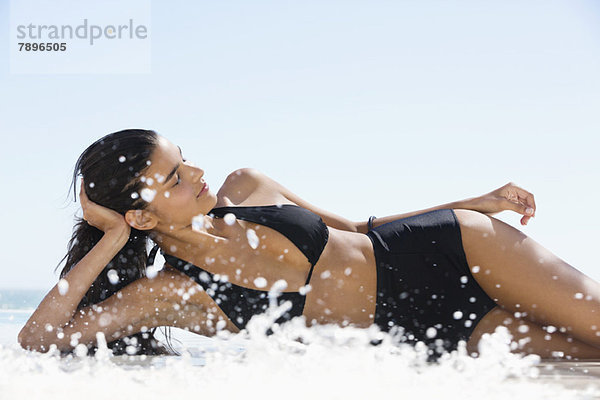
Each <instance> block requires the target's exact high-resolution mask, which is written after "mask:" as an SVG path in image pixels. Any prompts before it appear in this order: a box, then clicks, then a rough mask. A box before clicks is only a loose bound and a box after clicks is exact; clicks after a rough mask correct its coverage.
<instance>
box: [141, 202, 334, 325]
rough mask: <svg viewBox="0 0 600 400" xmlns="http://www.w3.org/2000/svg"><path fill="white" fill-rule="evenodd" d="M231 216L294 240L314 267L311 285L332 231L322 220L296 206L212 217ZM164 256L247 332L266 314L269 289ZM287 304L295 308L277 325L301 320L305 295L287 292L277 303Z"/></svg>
mask: <svg viewBox="0 0 600 400" xmlns="http://www.w3.org/2000/svg"><path fill="white" fill-rule="evenodd" d="M227 213H233V214H234V215H235V216H236V218H239V219H241V220H245V221H250V222H255V223H257V224H261V225H264V226H268V227H269V228H272V229H275V230H276V231H278V232H280V233H281V234H283V235H284V236H286V237H287V238H288V239H290V241H291V242H292V243H293V244H294V245H295V246H296V247H298V249H299V250H300V251H302V253H303V254H304V255H305V256H306V258H307V259H308V261H309V262H310V264H311V267H310V270H309V272H308V276H307V278H306V283H305V284H308V283H309V282H310V278H311V275H312V272H313V268H314V266H315V264H316V263H317V261H318V260H319V257H320V256H321V253H322V252H323V249H324V248H325V245H326V244H327V240H328V239H329V230H328V229H327V225H325V223H324V222H323V220H322V219H321V217H319V216H318V215H317V214H315V213H313V212H312V211H310V210H307V209H306V208H302V207H299V206H297V205H294V204H283V205H268V206H235V207H217V208H213V209H212V210H211V211H210V212H209V215H211V216H213V217H219V218H222V217H224V216H225V214H227ZM157 250H158V245H157V246H155V247H154V248H153V249H152V252H151V253H150V256H149V264H151V263H152V261H151V260H153V259H154V255H155V254H156V251H157ZM161 254H162V255H163V256H164V257H165V260H166V262H167V263H168V264H169V265H170V266H172V267H173V268H176V269H178V270H180V271H181V272H183V273H185V274H186V275H188V276H190V277H191V278H192V279H194V280H195V281H196V282H197V283H198V284H199V285H200V286H202V287H203V288H204V290H206V292H207V293H208V294H209V295H210V296H211V297H212V298H213V299H214V300H215V302H216V303H217V304H218V305H219V307H220V308H221V309H222V310H223V312H224V313H225V314H227V316H228V317H229V318H230V319H231V321H232V322H233V323H234V324H235V325H236V326H237V327H238V328H239V329H244V328H245V327H246V324H247V323H248V321H249V320H250V318H252V316H253V315H255V314H260V313H262V312H264V311H265V310H266V309H267V307H268V306H269V296H268V293H269V288H266V290H256V289H250V288H246V287H243V286H239V285H236V284H234V283H231V282H228V281H224V282H223V281H221V280H220V278H221V277H220V276H218V275H216V274H212V273H210V272H208V271H205V270H203V269H201V268H200V267H198V266H196V265H193V264H191V263H188V262H186V261H184V260H182V259H180V258H177V257H175V256H172V255H170V254H166V253H164V251H162V250H161ZM286 300H289V301H290V302H291V303H292V307H291V309H289V310H288V311H287V312H286V313H284V314H283V315H282V316H281V317H280V318H278V319H277V320H276V321H275V322H277V323H283V322H285V321H288V320H290V319H292V318H293V317H296V316H300V315H302V312H303V311H304V302H305V300H306V295H305V294H301V293H299V292H283V293H280V294H279V295H278V296H277V300H276V301H277V304H279V305H280V304H281V303H283V302H284V301H286Z"/></svg>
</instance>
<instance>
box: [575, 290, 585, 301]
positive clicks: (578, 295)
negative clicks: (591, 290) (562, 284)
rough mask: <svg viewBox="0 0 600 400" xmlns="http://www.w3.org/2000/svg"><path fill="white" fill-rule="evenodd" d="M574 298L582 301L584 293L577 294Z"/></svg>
mask: <svg viewBox="0 0 600 400" xmlns="http://www.w3.org/2000/svg"><path fill="white" fill-rule="evenodd" d="M574 297H575V298H576V299H577V300H581V299H583V293H579V292H577V293H575V296H574Z"/></svg>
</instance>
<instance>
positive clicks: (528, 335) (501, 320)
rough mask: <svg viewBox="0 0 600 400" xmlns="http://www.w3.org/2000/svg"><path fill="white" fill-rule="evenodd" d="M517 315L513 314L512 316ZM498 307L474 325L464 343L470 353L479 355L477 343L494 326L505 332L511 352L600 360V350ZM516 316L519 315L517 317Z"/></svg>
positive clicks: (492, 330)
mask: <svg viewBox="0 0 600 400" xmlns="http://www.w3.org/2000/svg"><path fill="white" fill-rule="evenodd" d="M515 314H516V313H515ZM515 314H512V313H510V312H508V311H506V310H503V309H502V308H500V307H495V308H493V309H492V310H491V311H490V312H489V313H487V314H486V315H485V316H484V317H483V318H482V319H481V321H479V323H478V324H477V326H476V327H475V329H474V330H473V333H472V334H471V337H470V338H469V340H468V341H467V352H468V353H469V354H473V353H479V343H480V341H481V339H482V337H483V336H484V335H485V334H486V333H494V331H495V330H496V327H498V326H502V327H504V328H506V329H507V330H508V332H509V333H510V335H511V336H512V339H511V342H512V343H511V347H510V348H511V351H512V352H513V353H525V354H537V355H539V356H540V357H542V358H544V359H554V358H563V357H568V358H578V359H600V349H599V348H597V347H594V346H591V345H589V344H587V343H585V342H582V341H580V340H578V339H576V338H574V337H572V336H569V335H567V334H565V333H562V332H560V331H554V330H553V329H547V328H546V329H545V328H544V327H543V326H541V325H538V324H536V323H535V322H531V321H529V320H527V319H525V318H521V317H517V316H515ZM517 315H519V314H517Z"/></svg>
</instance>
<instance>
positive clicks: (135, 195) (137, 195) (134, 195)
mask: <svg viewBox="0 0 600 400" xmlns="http://www.w3.org/2000/svg"><path fill="white" fill-rule="evenodd" d="M138 197H140V195H139V194H137V192H132V193H131V198H132V199H137V198H138Z"/></svg>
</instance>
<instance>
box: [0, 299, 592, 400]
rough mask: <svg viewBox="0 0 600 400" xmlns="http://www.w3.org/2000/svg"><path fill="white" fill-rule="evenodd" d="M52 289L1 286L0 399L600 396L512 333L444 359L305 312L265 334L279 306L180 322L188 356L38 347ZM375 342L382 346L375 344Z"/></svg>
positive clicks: (501, 332) (181, 347)
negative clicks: (37, 314)
mask: <svg viewBox="0 0 600 400" xmlns="http://www.w3.org/2000/svg"><path fill="white" fill-rule="evenodd" d="M44 294H45V293H44V292H43V291H31V290H30V291H25V290H12V291H6V290H5V291H0V399H18V398H25V397H27V398H34V399H36V398H43V399H49V398H50V399H51V398H60V399H66V400H68V399H81V398H84V399H86V400H91V399H107V398H110V399H124V398H133V397H135V398H144V399H165V398H211V399H213V398H224V399H229V398H231V399H233V398H239V399H242V398H243V399H254V398H257V399H258V398H260V399H371V398H386V399H408V398H411V399H414V398H424V399H463V400H464V399H478V400H480V399H550V398H551V399H591V398H600V388H599V387H598V386H597V385H593V384H586V385H580V386H579V387H578V388H575V389H573V388H567V387H565V386H564V385H561V384H559V383H553V382H549V381H548V380H545V381H539V380H538V377H539V376H540V372H541V371H542V367H541V364H540V358H539V357H538V356H536V355H527V356H523V355H519V354H514V353H510V351H509V348H510V335H509V334H508V332H507V331H506V329H502V328H498V329H497V330H496V332H495V333H494V334H492V335H488V336H486V337H485V338H484V339H483V340H482V341H481V344H480V348H479V351H480V356H479V357H477V358H474V357H470V356H468V355H467V352H466V349H465V346H464V343H463V342H461V344H460V346H459V348H458V350H456V351H454V352H452V353H447V354H444V355H443V356H442V358H440V359H439V362H438V363H437V364H435V363H428V362H426V358H427V356H426V351H425V350H426V349H425V348H424V346H422V347H421V346H418V345H417V346H411V345H408V344H404V343H398V340H397V338H394V337H393V336H390V335H387V334H383V333H382V332H380V331H379V330H378V329H377V328H376V327H373V329H356V328H352V327H346V328H340V327H337V326H331V325H325V326H318V327H313V328H310V329H308V328H306V327H305V325H304V322H303V320H302V318H301V317H300V318H296V319H294V320H292V321H290V322H289V323H286V324H284V325H281V326H275V327H274V331H275V332H274V334H272V335H270V336H265V335H264V334H263V332H264V331H265V328H266V327H268V326H269V324H270V323H271V322H272V321H273V320H274V319H275V318H276V317H277V312H281V310H277V309H272V310H269V313H267V314H264V315H261V316H256V317H254V318H253V319H252V320H251V321H250V323H249V324H248V329H247V331H243V332H242V333H240V334H237V335H234V334H228V333H226V332H221V333H220V334H219V335H218V336H217V337H213V338H207V337H203V336H200V335H195V334H192V333H190V332H186V331H183V330H180V329H175V328H172V330H173V334H174V337H175V342H174V346H175V348H176V349H177V351H178V352H179V353H180V354H181V355H180V356H151V357H149V356H112V355H111V353H110V352H109V351H108V349H106V348H102V347H101V348H100V349H99V351H98V352H97V353H96V355H95V356H94V357H91V356H68V357H62V358H61V357H60V356H59V355H58V354H57V353H56V352H49V353H46V354H41V353H35V352H28V351H25V350H23V349H21V348H20V347H19V345H18V344H17V334H18V332H19V330H20V329H21V327H22V326H23V324H24V323H25V322H26V320H27V319H28V318H29V316H30V315H31V313H32V312H33V310H34V309H35V307H36V306H37V304H39V301H41V299H42V297H43V296H44ZM157 336H158V337H159V338H160V335H157ZM375 339H377V340H382V342H381V344H380V345H378V346H373V345H371V344H370V343H371V341H372V340H375Z"/></svg>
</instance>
